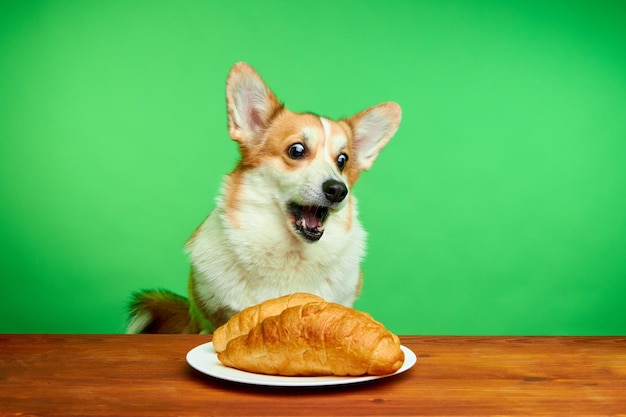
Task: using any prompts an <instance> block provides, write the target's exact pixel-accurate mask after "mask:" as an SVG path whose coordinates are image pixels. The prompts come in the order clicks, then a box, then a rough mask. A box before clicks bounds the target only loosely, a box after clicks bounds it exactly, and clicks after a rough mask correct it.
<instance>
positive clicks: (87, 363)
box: [0, 335, 626, 416]
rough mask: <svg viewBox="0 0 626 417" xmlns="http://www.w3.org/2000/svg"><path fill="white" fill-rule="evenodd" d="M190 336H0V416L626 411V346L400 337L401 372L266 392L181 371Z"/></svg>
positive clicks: (576, 340) (603, 340)
mask: <svg viewBox="0 0 626 417" xmlns="http://www.w3.org/2000/svg"><path fill="white" fill-rule="evenodd" d="M208 341H210V336H200V335H0V415H3V416H6V415H8V416H12V415H15V416H17V415H20V416H21V415H46V416H55V415H58V416H79V415H80V416H112V415H116V416H188V415H196V416H199V415H202V416H212V415H215V416H230V415H237V416H244V415H246V416H256V415H258V416H282V415H338V416H366V415H383V416H395V415H413V416H418V415H428V416H435V415H443V416H448V415H457V416H470V415H471V416H476V415H569V416H600V415H602V416H605V415H626V338H619V337H413V336H410V337H402V343H403V344H404V345H405V346H407V347H409V348H410V349H412V350H413V351H414V352H415V353H416V354H417V355H418V361H417V364H416V365H415V367H413V368H412V369H411V370H409V371H407V372H406V373H404V374H401V375H397V376H393V377H390V378H387V379H383V380H378V381H374V382H367V383H362V384H358V385H352V386H342V387H318V388H270V387H258V386H250V385H243V384H238V383H231V382H225V381H222V380H218V379H214V378H212V377H209V376H206V375H204V374H202V373H200V372H198V371H195V370H194V369H192V368H191V367H190V366H188V365H187V363H186V361H185V355H186V353H187V351H189V350H190V349H191V348H193V347H195V346H197V345H199V344H202V343H205V342H208Z"/></svg>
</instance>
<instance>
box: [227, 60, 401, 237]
mask: <svg viewBox="0 0 626 417" xmlns="http://www.w3.org/2000/svg"><path fill="white" fill-rule="evenodd" d="M226 101H227V104H228V127H229V133H230V136H231V137H232V138H233V139H234V140H235V141H237V142H238V143H239V147H240V151H241V161H240V163H239V166H238V168H237V170H236V171H238V172H245V171H249V170H252V169H254V170H258V174H259V175H263V176H266V177H268V178H271V182H272V185H273V186H275V190H272V191H271V192H272V193H274V196H273V198H274V200H275V201H276V202H277V203H278V204H279V205H280V206H281V208H282V210H283V211H284V215H285V220H286V222H287V223H288V227H289V228H290V229H291V230H292V231H293V232H294V233H295V234H296V235H297V236H299V237H300V238H302V239H303V240H305V241H307V242H315V241H317V240H319V239H320V238H321V237H322V235H323V233H324V224H325V221H326V219H327V218H328V216H332V215H333V213H334V212H337V211H339V210H341V209H342V208H343V207H344V206H345V205H346V204H347V202H348V201H349V199H350V189H351V187H352V186H353V185H354V183H355V182H356V180H357V179H358V177H359V175H360V173H361V172H362V171H365V170H367V169H369V168H370V167H371V166H372V164H373V162H374V160H375V159H376V157H377V156H378V153H379V152H380V150H381V149H382V148H383V147H384V146H385V145H386V144H387V142H388V141H389V140H390V139H391V137H392V136H393V135H394V133H395V132H396V130H397V129H398V125H399V123H400V118H401V110H400V106H399V105H398V104H396V103H383V104H379V105H377V106H374V107H370V108H368V109H367V110H364V111H362V112H361V113H358V114H356V115H355V116H352V117H349V118H346V119H343V120H339V121H333V120H330V119H327V118H324V117H319V116H317V115H314V114H311V113H294V112H291V111H289V110H287V109H286V108H285V107H284V106H283V104H282V103H280V102H279V101H278V100H277V99H276V97H275V96H274V94H273V93H272V92H271V90H270V89H269V88H268V87H267V85H266V84H265V83H264V82H263V80H262V79H261V77H260V76H259V74H258V73H257V72H256V71H255V70H254V69H253V68H252V67H250V66H249V65H248V64H246V63H243V62H240V63H238V64H235V66H234V67H233V68H232V70H231V72H230V75H229V77H228V82H227V86H226ZM268 192H270V191H269V190H268Z"/></svg>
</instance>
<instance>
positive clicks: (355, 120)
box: [345, 102, 402, 171]
mask: <svg viewBox="0 0 626 417" xmlns="http://www.w3.org/2000/svg"><path fill="white" fill-rule="evenodd" d="M400 119H402V109H401V108H400V106H399V105H398V104H397V103H393V102H389V103H383V104H379V105H378V106H374V107H370V108H368V109H366V110H363V111H362V112H361V113H359V114H357V115H354V116H352V117H349V118H347V119H345V121H346V122H347V123H348V124H349V125H350V127H351V128H352V131H353V132H354V140H355V152H356V159H357V166H358V169H359V170H360V171H366V170H368V169H369V168H370V167H371V166H372V164H373V163H374V161H375V160H376V157H377V156H378V153H379V152H380V151H381V150H382V149H383V148H384V147H385V145H386V144H387V142H389V140H390V139H391V138H392V137H393V135H394V134H395V133H396V131H397V130H398V126H399V125H400Z"/></svg>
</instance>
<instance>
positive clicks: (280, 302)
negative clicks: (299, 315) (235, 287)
mask: <svg viewBox="0 0 626 417" xmlns="http://www.w3.org/2000/svg"><path fill="white" fill-rule="evenodd" d="M311 301H324V299H323V298H322V297H318V296H317V295H313V294H307V293H302V292H297V293H293V294H290V295H285V296H283V297H278V298H273V299H271V300H267V301H264V302H262V303H261V304H257V305H254V306H251V307H248V308H245V309H243V310H242V311H241V312H239V313H238V314H235V315H234V316H233V317H231V318H230V320H228V321H227V322H226V323H224V324H223V325H222V326H220V327H218V328H217V329H216V330H215V332H214V333H213V348H215V351H216V352H221V351H223V350H224V349H226V345H227V344H228V342H229V341H230V340H232V339H234V338H236V337H238V336H241V335H245V334H248V332H249V331H250V329H252V328H253V327H254V326H256V325H257V324H259V323H260V322H262V321H263V320H265V319H266V318H267V317H271V316H277V315H279V314H280V313H281V312H282V311H283V310H284V309H286V308H288V307H293V306H297V305H300V304H305V303H308V302H311Z"/></svg>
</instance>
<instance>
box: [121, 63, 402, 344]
mask: <svg viewBox="0 0 626 417" xmlns="http://www.w3.org/2000/svg"><path fill="white" fill-rule="evenodd" d="M226 102H227V107H228V132H229V134H230V137H231V138H232V139H233V140H235V141H236V142H237V143H238V145H239V150H240V153H241V159H240V161H239V163H238V164H237V165H236V167H235V169H234V170H233V171H232V172H231V173H230V174H228V175H226V176H225V178H224V181H223V186H222V190H221V194H220V196H219V197H218V198H217V200H216V206H215V209H214V210H213V211H212V212H211V213H210V215H209V216H208V217H207V219H206V220H205V221H204V222H203V223H202V224H201V225H200V226H199V227H198V228H197V229H196V230H195V232H194V233H193V234H192V236H191V237H190V239H189V241H188V242H187V244H186V250H187V252H188V254H189V256H190V259H191V275H190V277H189V291H188V297H182V296H179V295H177V294H174V293H172V292H169V291H165V290H155V291H143V292H140V293H137V294H135V295H134V298H133V301H132V302H131V311H130V322H129V325H128V328H127V332H128V333H211V332H212V331H213V330H214V329H215V328H217V327H219V326H221V325H222V324H224V323H225V322H226V321H228V319H229V318H230V317H231V316H232V315H234V314H236V313H238V312H239V311H241V310H242V309H244V308H246V307H249V306H252V305H255V304H259V303H261V302H263V301H265V300H268V299H270V298H275V297H279V296H283V295H286V294H291V293H294V292H307V293H312V294H317V295H319V296H321V297H323V298H324V299H326V300H327V301H331V302H335V303H339V304H342V305H345V306H348V307H352V305H353V303H354V301H355V300H356V298H357V296H358V294H359V291H360V288H361V280H362V276H361V271H360V263H361V260H362V258H363V255H364V251H365V238H366V233H365V231H364V230H363V227H362V226H361V223H360V222H359V219H358V218H357V201H356V199H355V197H354V195H353V193H352V187H353V186H354V184H355V183H356V181H357V180H358V178H359V175H360V174H361V172H363V171H366V170H367V169H369V168H370V167H371V166H372V164H373V163H374V161H375V160H376V157H377V156H378V154H379V152H380V151H381V149H382V148H383V147H384V146H385V145H386V144H387V142H389V140H390V139H391V138H392V136H393V135H394V134H395V133H396V130H397V129H398V126H399V124H400V119H401V109H400V106H399V105H398V104H396V103H393V102H389V103H383V104H379V105H377V106H373V107H370V108H368V109H366V110H364V111H362V112H360V113H358V114H356V115H354V116H352V117H348V118H345V119H342V120H331V119H329V118H326V117H321V116H318V115H316V114H313V113H295V112H292V111H290V110H288V109H287V108H285V106H284V105H283V104H282V103H281V102H280V101H279V100H278V99H277V98H276V96H275V95H274V94H273V93H272V91H271V90H270V89H269V88H268V87H267V85H266V84H265V82H264V81H263V79H262V78H261V76H260V75H259V74H258V73H257V72H256V71H255V70H254V69H253V68H252V67H251V66H250V65H248V64H246V63H243V62H240V63H237V64H235V65H234V66H233V68H232V69H231V71H230V74H229V76H228V80H227V83H226Z"/></svg>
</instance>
